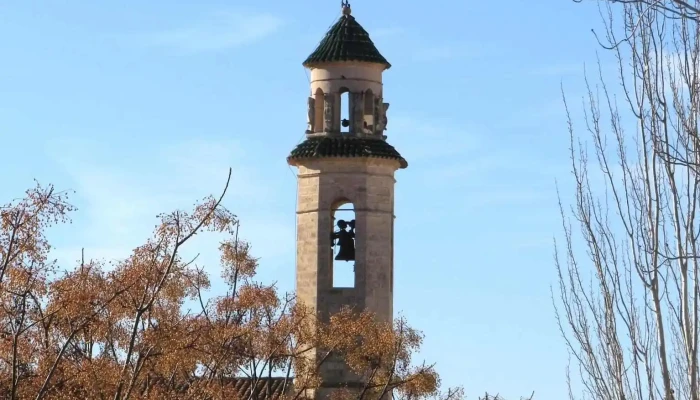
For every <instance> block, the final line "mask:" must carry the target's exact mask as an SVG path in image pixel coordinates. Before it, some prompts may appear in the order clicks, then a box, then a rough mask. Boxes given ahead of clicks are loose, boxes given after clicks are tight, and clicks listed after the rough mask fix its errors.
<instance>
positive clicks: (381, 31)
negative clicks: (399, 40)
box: [369, 27, 405, 39]
mask: <svg viewBox="0 0 700 400" xmlns="http://www.w3.org/2000/svg"><path fill="white" fill-rule="evenodd" d="M369 31H370V32H371V36H372V39H384V38H388V37H394V36H398V35H400V34H402V33H404V32H405V29H403V28H399V27H384V28H375V29H370V30H369Z"/></svg>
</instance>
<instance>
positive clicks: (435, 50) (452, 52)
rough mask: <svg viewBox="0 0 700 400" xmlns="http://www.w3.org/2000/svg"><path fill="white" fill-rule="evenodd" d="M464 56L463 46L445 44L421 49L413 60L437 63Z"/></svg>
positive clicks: (414, 55)
mask: <svg viewBox="0 0 700 400" xmlns="http://www.w3.org/2000/svg"><path fill="white" fill-rule="evenodd" d="M463 54H464V49H463V48H462V47H461V46H455V45H450V44H443V45H434V46H429V47H424V48H419V49H418V50H416V51H415V53H414V54H413V59H414V61H421V62H435V61H444V60H449V59H453V58H457V57H460V56H462V55H463Z"/></svg>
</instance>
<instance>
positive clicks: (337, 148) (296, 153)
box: [287, 137, 408, 168]
mask: <svg viewBox="0 0 700 400" xmlns="http://www.w3.org/2000/svg"><path fill="white" fill-rule="evenodd" d="M326 157H371V158H388V159H393V160H398V161H399V163H400V164H401V168H406V167H407V166H408V162H406V160H405V159H404V158H403V157H402V156H401V154H399V152H398V151H396V149H395V148H394V146H392V145H390V144H389V143H387V142H385V141H384V140H379V139H365V138H354V137H315V138H308V139H306V140H305V141H303V142H301V143H300V144H299V145H298V146H297V147H296V148H295V149H294V150H292V153H291V154H290V155H289V157H287V159H288V160H299V159H305V158H307V159H308V158H326Z"/></svg>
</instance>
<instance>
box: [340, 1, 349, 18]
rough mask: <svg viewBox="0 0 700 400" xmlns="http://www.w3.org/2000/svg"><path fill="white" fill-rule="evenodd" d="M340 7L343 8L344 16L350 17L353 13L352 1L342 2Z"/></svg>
mask: <svg viewBox="0 0 700 400" xmlns="http://www.w3.org/2000/svg"><path fill="white" fill-rule="evenodd" d="M340 5H341V7H343V15H350V14H351V13H352V9H350V0H341V1H340Z"/></svg>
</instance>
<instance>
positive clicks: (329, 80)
mask: <svg viewBox="0 0 700 400" xmlns="http://www.w3.org/2000/svg"><path fill="white" fill-rule="evenodd" d="M303 65H304V66H305V67H306V68H308V69H310V72H311V91H310V97H309V98H308V115H307V129H306V138H305V140H304V141H303V142H302V143H301V144H299V145H298V146H297V147H296V148H295V149H294V150H292V152H291V154H290V155H289V157H287V161H288V163H289V164H290V165H293V166H295V167H297V168H298V174H297V176H298V203H297V204H298V205H297V253H296V264H297V269H296V293H297V299H298V301H299V302H301V303H304V304H305V305H307V306H308V307H311V308H312V309H313V310H315V311H316V313H317V315H318V316H319V317H320V318H321V319H322V320H327V318H328V317H329V316H330V315H332V314H333V313H336V312H338V311H339V310H340V309H341V308H342V307H344V306H350V307H352V308H354V309H356V310H358V311H362V310H369V311H371V312H373V313H375V314H376V315H377V317H378V318H380V319H382V320H385V321H391V320H392V319H393V289H394V256H393V251H394V184H395V183H396V180H395V179H394V173H395V172H396V171H397V170H398V169H402V168H406V167H407V166H408V164H407V162H406V160H405V159H404V158H403V157H402V156H401V155H400V154H399V153H398V152H397V151H396V150H395V149H394V147H392V146H391V145H390V144H389V143H388V142H387V137H386V136H385V135H384V132H385V130H386V128H387V110H388V109H389V103H386V102H384V90H383V85H382V74H383V73H384V71H385V70H387V69H389V68H390V67H391V65H390V64H389V62H388V61H387V60H386V59H385V58H384V57H383V56H382V55H381V54H380V53H379V51H378V50H377V48H376V47H375V45H374V43H373V42H372V40H371V39H370V37H369V34H368V33H367V31H365V29H364V28H362V26H360V24H359V23H358V22H357V21H356V20H355V18H354V17H353V16H352V12H351V9H350V5H349V4H348V3H347V1H344V2H343V7H342V16H341V17H340V19H339V20H338V21H337V22H336V23H335V24H334V25H333V26H332V27H331V28H330V29H329V30H328V32H327V34H326V36H325V37H324V38H323V40H321V42H320V44H319V45H318V47H317V48H316V50H314V52H313V53H311V55H310V56H309V57H308V58H307V59H306V61H304V63H303ZM346 209H352V210H354V218H352V219H351V218H348V217H345V214H343V212H344V210H346ZM340 267H342V268H344V269H346V270H347V271H349V273H350V274H352V278H353V279H351V282H352V284H345V285H342V286H341V287H338V286H337V285H334V274H337V273H339V271H338V270H337V269H338V268H340ZM321 375H322V379H323V384H322V389H321V390H320V391H319V393H317V394H316V395H315V397H316V398H325V397H327V396H328V394H329V393H330V391H331V390H333V389H334V388H339V387H348V388H353V387H361V385H362V382H361V380H360V378H359V377H357V376H354V375H353V374H352V373H351V372H350V371H349V370H348V369H347V367H346V366H345V365H344V363H343V362H342V361H341V360H332V361H331V362H327V363H325V364H324V366H323V368H322V371H321Z"/></svg>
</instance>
